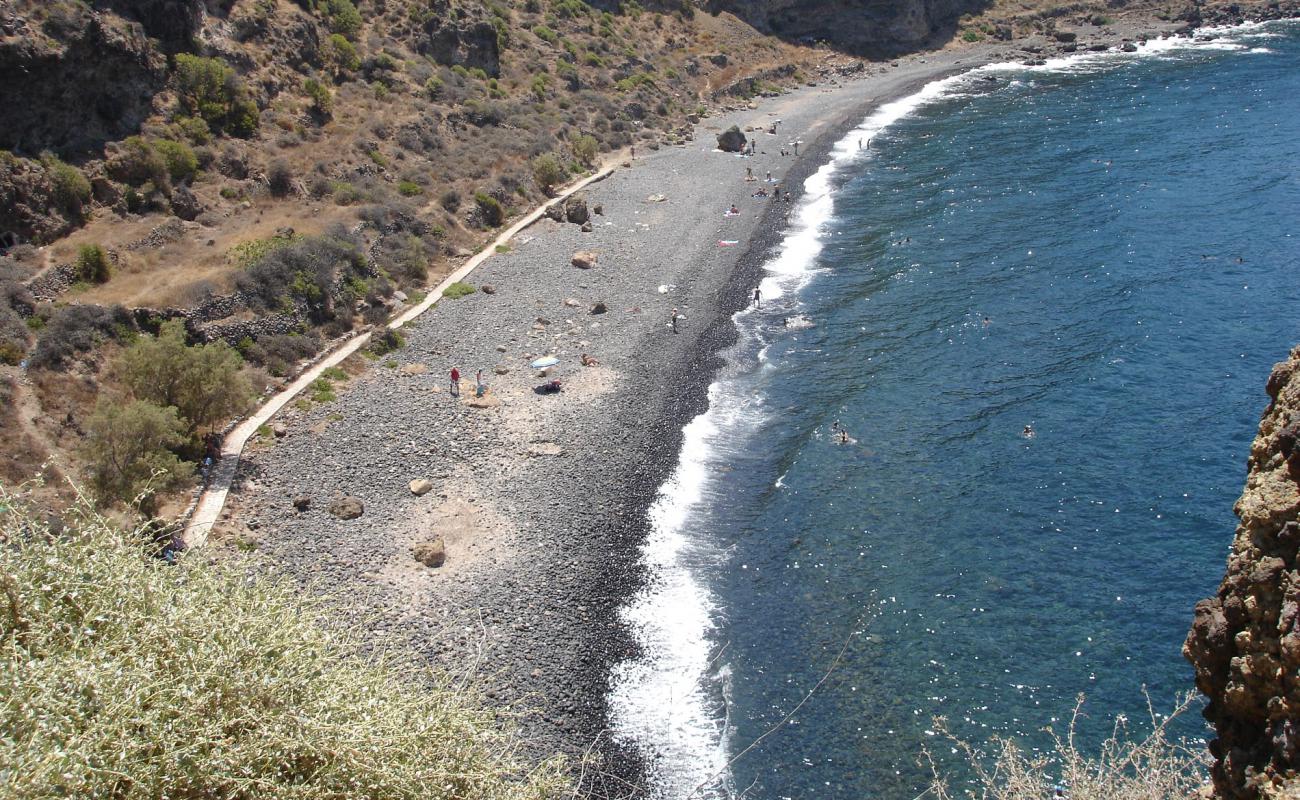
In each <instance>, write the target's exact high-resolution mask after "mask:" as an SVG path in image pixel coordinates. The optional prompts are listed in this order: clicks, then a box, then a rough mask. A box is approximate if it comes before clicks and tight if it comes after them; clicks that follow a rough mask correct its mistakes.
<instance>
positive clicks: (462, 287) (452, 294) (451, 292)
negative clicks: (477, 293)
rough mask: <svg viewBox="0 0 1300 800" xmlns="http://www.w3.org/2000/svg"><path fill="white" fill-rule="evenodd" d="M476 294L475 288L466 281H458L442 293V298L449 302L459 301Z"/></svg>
mask: <svg viewBox="0 0 1300 800" xmlns="http://www.w3.org/2000/svg"><path fill="white" fill-rule="evenodd" d="M471 294H474V287H473V286H471V285H469V284H468V283H465V282H464V281H456V282H455V283H453V284H452V285H450V286H448V287H447V288H446V289H445V290H444V291H443V293H442V296H443V297H445V298H446V299H448V300H459V299H460V298H462V297H464V296H466V295H471Z"/></svg>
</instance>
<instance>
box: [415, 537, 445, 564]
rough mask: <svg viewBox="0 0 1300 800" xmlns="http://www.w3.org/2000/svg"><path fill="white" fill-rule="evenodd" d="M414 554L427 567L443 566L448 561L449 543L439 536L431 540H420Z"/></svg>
mask: <svg viewBox="0 0 1300 800" xmlns="http://www.w3.org/2000/svg"><path fill="white" fill-rule="evenodd" d="M412 554H413V555H414V556H415V560H416V561H419V562H420V563H421V564H423V565H425V566H426V567H441V566H442V565H443V564H445V563H446V562H447V545H446V543H445V542H443V540H442V537H441V536H439V537H438V538H436V539H434V540H433V541H431V542H420V543H419V544H417V545H416V546H415V548H414V550H413V553H412Z"/></svg>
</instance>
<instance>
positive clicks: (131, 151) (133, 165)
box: [107, 136, 171, 189]
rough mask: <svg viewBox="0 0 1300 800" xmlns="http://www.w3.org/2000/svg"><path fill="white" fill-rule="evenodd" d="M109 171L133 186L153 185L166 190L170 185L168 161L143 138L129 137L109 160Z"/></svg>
mask: <svg viewBox="0 0 1300 800" xmlns="http://www.w3.org/2000/svg"><path fill="white" fill-rule="evenodd" d="M107 169H108V173H109V175H112V176H113V177H114V178H116V179H117V180H119V181H122V182H124V183H127V184H129V185H131V186H143V185H145V184H146V183H151V184H153V185H154V187H155V188H160V189H165V188H166V187H168V186H169V185H170V179H171V173H170V172H169V171H168V169H167V159H166V158H164V157H163V154H162V153H160V152H159V151H158V148H156V147H154V145H153V143H151V142H149V141H147V140H146V139H145V138H144V137H143V136H129V137H127V138H126V140H125V141H123V142H122V144H121V146H120V147H119V148H118V151H117V153H115V154H114V155H113V157H112V158H110V159H109V160H108V164H107Z"/></svg>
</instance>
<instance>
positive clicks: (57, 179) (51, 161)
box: [41, 153, 90, 220]
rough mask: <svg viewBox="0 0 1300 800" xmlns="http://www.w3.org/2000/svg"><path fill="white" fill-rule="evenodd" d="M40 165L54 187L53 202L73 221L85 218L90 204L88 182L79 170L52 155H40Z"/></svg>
mask: <svg viewBox="0 0 1300 800" xmlns="http://www.w3.org/2000/svg"><path fill="white" fill-rule="evenodd" d="M41 164H42V165H43V166H44V167H45V171H46V172H47V173H48V174H49V176H50V183H51V185H52V186H53V187H54V202H55V203H56V204H57V205H58V207H59V208H60V209H62V210H63V212H64V213H66V214H68V215H69V216H71V217H72V218H74V219H78V220H80V219H83V218H85V216H86V207H87V205H88V204H89V203H90V181H88V180H86V176H85V175H83V174H82V172H81V170H79V169H77V168H76V167H74V166H72V165H71V164H65V163H64V162H63V161H62V160H60V159H59V157H58V156H56V155H54V154H53V153H42V154H41Z"/></svg>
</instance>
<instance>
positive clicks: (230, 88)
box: [175, 53, 258, 137]
mask: <svg viewBox="0 0 1300 800" xmlns="http://www.w3.org/2000/svg"><path fill="white" fill-rule="evenodd" d="M175 84H176V93H177V96H178V97H179V99H180V103H181V108H182V109H183V110H184V111H185V112H186V113H187V114H189V115H192V116H197V117H201V118H202V119H203V120H205V121H206V122H207V123H208V125H209V126H210V127H211V128H212V130H214V131H225V132H226V133H230V134H232V135H234V136H245V137H246V136H250V135H252V133H253V132H254V131H256V130H257V126H258V110H257V103H255V102H253V101H252V100H251V99H250V98H249V97H248V93H247V91H246V90H245V88H244V84H243V82H242V81H241V80H240V79H239V76H238V75H236V74H235V71H234V70H233V69H231V68H230V67H229V66H228V65H227V64H226V62H224V61H222V60H221V59H219V58H203V57H201V56H194V55H190V54H188V53H178V54H177V55H176V75H175Z"/></svg>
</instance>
